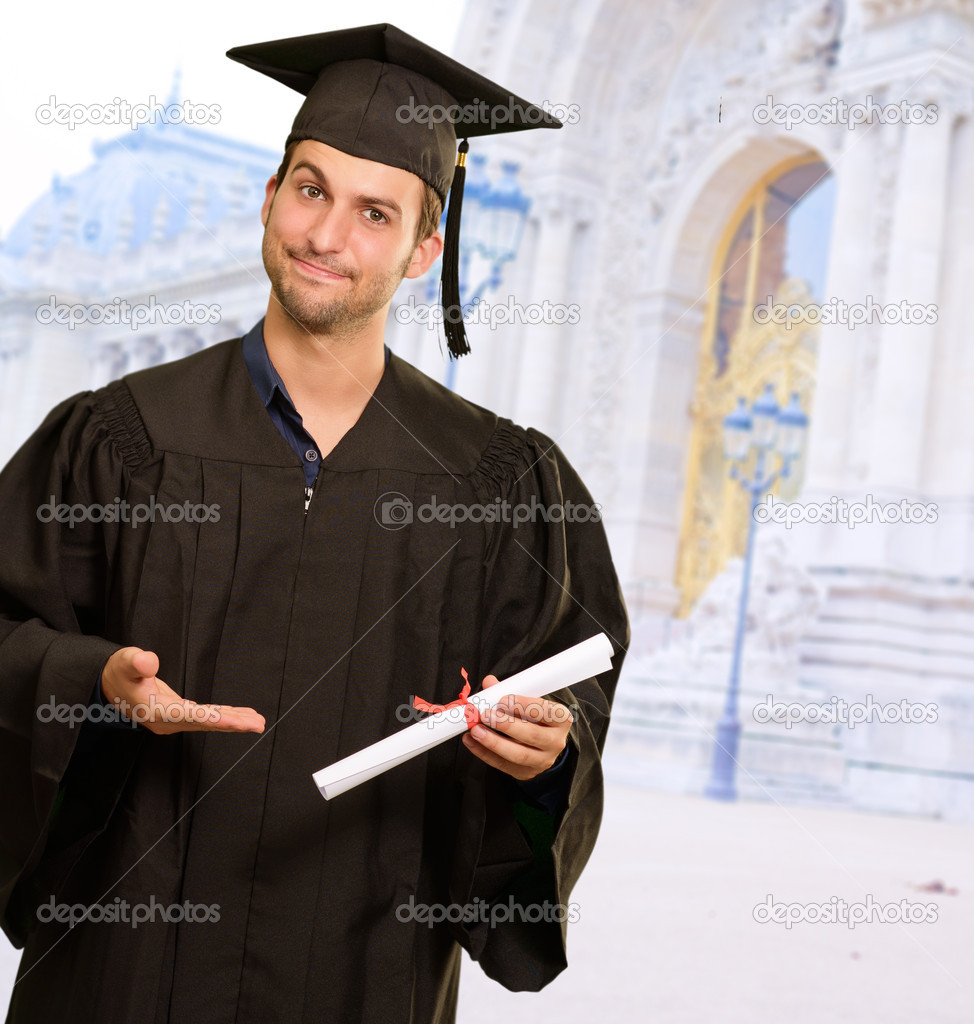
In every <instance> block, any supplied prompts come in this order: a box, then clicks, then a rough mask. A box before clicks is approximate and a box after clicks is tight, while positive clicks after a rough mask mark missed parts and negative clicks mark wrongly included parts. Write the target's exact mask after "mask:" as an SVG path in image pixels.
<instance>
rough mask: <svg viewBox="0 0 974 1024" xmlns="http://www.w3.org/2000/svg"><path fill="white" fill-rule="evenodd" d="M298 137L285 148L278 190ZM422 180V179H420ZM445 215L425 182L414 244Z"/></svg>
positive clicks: (289, 163)
mask: <svg viewBox="0 0 974 1024" xmlns="http://www.w3.org/2000/svg"><path fill="white" fill-rule="evenodd" d="M301 141H302V140H301V139H298V140H297V141H295V142H290V143H288V145H287V147H286V148H285V150H284V158H283V159H282V160H281V166H280V167H278V169H277V185H276V186H275V188H274V191H275V192H276V191H277V189H278V188H280V186H281V182H282V181H283V180H284V175H285V174H287V169H288V167H289V166H290V165H291V157H292V156H293V155H294V150H295V148H296V147H297V145H298V144H299V143H300V142H301ZM420 180H422V179H420ZM442 216H443V203H442V201H441V200H440V197H439V195H437V192H436V189H434V188H433V186H432V185H430V183H429V182H427V181H424V182H423V209H422V211H421V212H420V215H419V224H417V225H416V238H415V240H414V243H413V244H414V245H419V243H420V242H425V241H426V239H427V238H429V236H430V235H432V234H433V233H434V232H435V231H436V230H437V229H438V228H439V226H440V218H441V217H442Z"/></svg>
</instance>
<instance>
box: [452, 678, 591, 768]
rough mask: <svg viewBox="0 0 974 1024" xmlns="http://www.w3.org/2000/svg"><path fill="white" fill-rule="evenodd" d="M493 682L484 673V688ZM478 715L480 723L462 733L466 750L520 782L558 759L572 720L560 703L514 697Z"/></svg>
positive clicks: (503, 699)
mask: <svg viewBox="0 0 974 1024" xmlns="http://www.w3.org/2000/svg"><path fill="white" fill-rule="evenodd" d="M497 682H498V679H497V677H496V676H487V678H486V679H485V680H484V689H486V688H487V687H488V686H494V685H495V684H496V683H497ZM480 717H481V722H482V723H483V724H482V725H475V726H474V727H473V728H472V729H468V730H467V732H465V733H464V734H463V742H464V744H465V745H466V747H467V749H468V750H469V751H470V752H471V753H473V754H476V756H477V757H479V758H480V760H481V761H484V762H486V763H487V764H489V765H491V766H492V767H494V768H498V769H499V770H500V771H502V772H506V773H507V774H508V775H511V776H513V777H514V778H515V779H518V780H519V781H521V782H527V780H528V779H533V778H534V777H535V776H536V775H540V774H541V773H542V772H545V771H547V770H548V769H549V768H550V767H551V766H552V765H553V764H554V763H555V762H556V761H557V760H558V758H559V757H560V756H561V752H562V751H563V750H564V749H565V744H566V743H567V742H568V730H569V729H570V728H571V726H572V722H573V721H574V719H573V718H572V715H571V712H570V711H569V710H568V708H566V707H565V705H564V704H558V703H557V702H555V701H550V700H544V699H543V698H541V697H518V696H510V697H504V698H502V699H501V701H500V702H499V703H498V705H497V707H496V708H492V709H490V710H486V711H484V712H483V713H482V714H481V716H480ZM486 726H490V728H486Z"/></svg>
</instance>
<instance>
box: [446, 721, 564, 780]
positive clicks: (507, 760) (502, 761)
mask: <svg viewBox="0 0 974 1024" xmlns="http://www.w3.org/2000/svg"><path fill="white" fill-rule="evenodd" d="M474 728H475V729H476V728H477V727H476V726H475V727H474ZM463 743H464V746H466V748H467V749H468V750H469V751H470V752H471V753H472V754H474V755H476V756H477V757H479V758H480V760H481V761H484V762H485V763H486V764H489V765H490V766H491V767H492V768H497V769H499V770H500V771H502V772H504V773H506V774H507V775H511V776H513V777H514V778H515V779H520V780H521V781H525V780H527V779H533V778H534V777H535V776H536V775H540V774H541V772H543V771H545V770H546V769H548V768H550V767H551V766H552V765H553V764H554V763H555V761H556V760H557V759H558V755H557V754H555V755H547V754H544V753H543V752H542V751H540V750H535V749H534V748H533V747H525V746H523V745H522V744H520V743H515V742H514V741H513V740H509V739H507V738H505V737H504V736H499V735H498V734H497V733H492V732H490V730H488V729H485V730H484V735H482V736H481V737H480V738H479V739H478V738H477V735H476V733H475V732H473V731H471V732H465V733H464V734H463Z"/></svg>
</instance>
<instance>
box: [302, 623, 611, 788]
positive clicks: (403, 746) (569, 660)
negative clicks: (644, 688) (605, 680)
mask: <svg viewBox="0 0 974 1024" xmlns="http://www.w3.org/2000/svg"><path fill="white" fill-rule="evenodd" d="M611 667H612V644H611V642H610V641H609V638H608V637H607V636H606V635H605V633H599V634H598V635H597V636H593V637H591V638H589V639H588V640H583V641H582V642H581V643H580V644H575V646H574V647H569V648H568V650H565V651H562V652H561V653H560V654H555V655H553V656H552V657H550V658H546V659H545V660H544V661H541V662H539V663H538V664H537V665H532V666H531V668H526V669H524V671H523V672H516V673H515V674H514V675H512V676H508V678H507V679H502V680H501V681H500V682H499V683H495V684H494V685H493V686H490V687H488V688H487V689H486V690H482V691H481V692H480V693H475V694H472V695H471V697H470V698H469V702H470V703H471V704H473V705H474V706H475V707H476V708H477V710H478V711H480V712H483V711H484V710H485V709H487V708H492V707H494V706H495V705H496V704H497V703H498V702H499V701H500V699H501V698H502V697H507V696H509V695H511V694H516V695H518V696H521V697H546V696H547V695H548V694H549V693H554V692H555V691H556V690H562V689H564V688H565V687H566V686H572V685H574V684H575V683H579V682H581V681H582V680H583V679H590V678H591V677H592V676H596V675H598V674H599V673H600V672H607V671H608V670H609V669H610V668H611ZM466 729H467V720H466V717H465V715H464V709H463V707H461V706H458V707H453V708H449V709H447V710H446V711H438V712H436V713H435V714H432V715H430V717H429V718H425V719H423V721H421V722H416V723H415V724H414V725H411V726H409V728H408V729H403V730H401V731H400V732H397V733H395V734H394V735H392V736H387V737H386V738H385V739H384V740H379V742H378V743H373V744H372V745H371V746H369V747H366V748H365V749H364V750H360V751H358V753H356V754H350V755H349V756H348V757H345V758H342V760H341V761H336V762H335V763H334V764H333V765H329V767H327V768H322V769H321V771H319V772H315V773H314V776H313V778H314V780H315V785H316V786H317V787H318V789H319V790H320V791H321V795H322V796H323V797H324V798H325V799H326V800H330V799H331V798H332V797H333V796H338V794H339V793H344V792H345V791H346V790H348V789H353V788H354V787H355V786H357V785H358V784H359V783H360V782H366V781H367V780H369V779H372V778H375V776H376V775H381V774H382V773H383V772H385V771H388V770H389V769H390V768H394V767H395V766H396V765H397V764H402V763H403V761H408V760H409V759H410V758H412V757H416V755H417V754H422V753H423V752H424V751H426V750H429V749H430V748H431V747H435V746H438V745H439V744H440V743H445V742H446V741H447V740H448V739H450V738H451V737H453V736H459V735H460V734H461V733H462V732H466Z"/></svg>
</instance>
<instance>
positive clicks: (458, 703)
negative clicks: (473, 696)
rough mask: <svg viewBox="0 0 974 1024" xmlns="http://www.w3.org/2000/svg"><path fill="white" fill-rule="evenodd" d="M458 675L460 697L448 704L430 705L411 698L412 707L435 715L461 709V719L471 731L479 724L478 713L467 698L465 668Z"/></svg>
mask: <svg viewBox="0 0 974 1024" xmlns="http://www.w3.org/2000/svg"><path fill="white" fill-rule="evenodd" d="M460 675H462V676H463V689H462V690H461V691H460V696H459V697H458V698H457V699H456V700H451V701H450V703H449V704H430V702H429V701H428V700H423V698H422V697H413V707H414V708H417V709H418V710H420V711H430V712H432V713H433V714H436V712H437V711H449V710H450V708H459V707H462V708H463V717H464V718H466V720H467V728H468V729H472V728H473V727H474V726H475V725H478V724H479V723H480V712H479V711H478V710H477V708H476V705H474V704H471V703H470V701H468V700H467V698H468V697H469V696H470V680H469V679H467V670H466V669H465V668H462V669H460Z"/></svg>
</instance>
